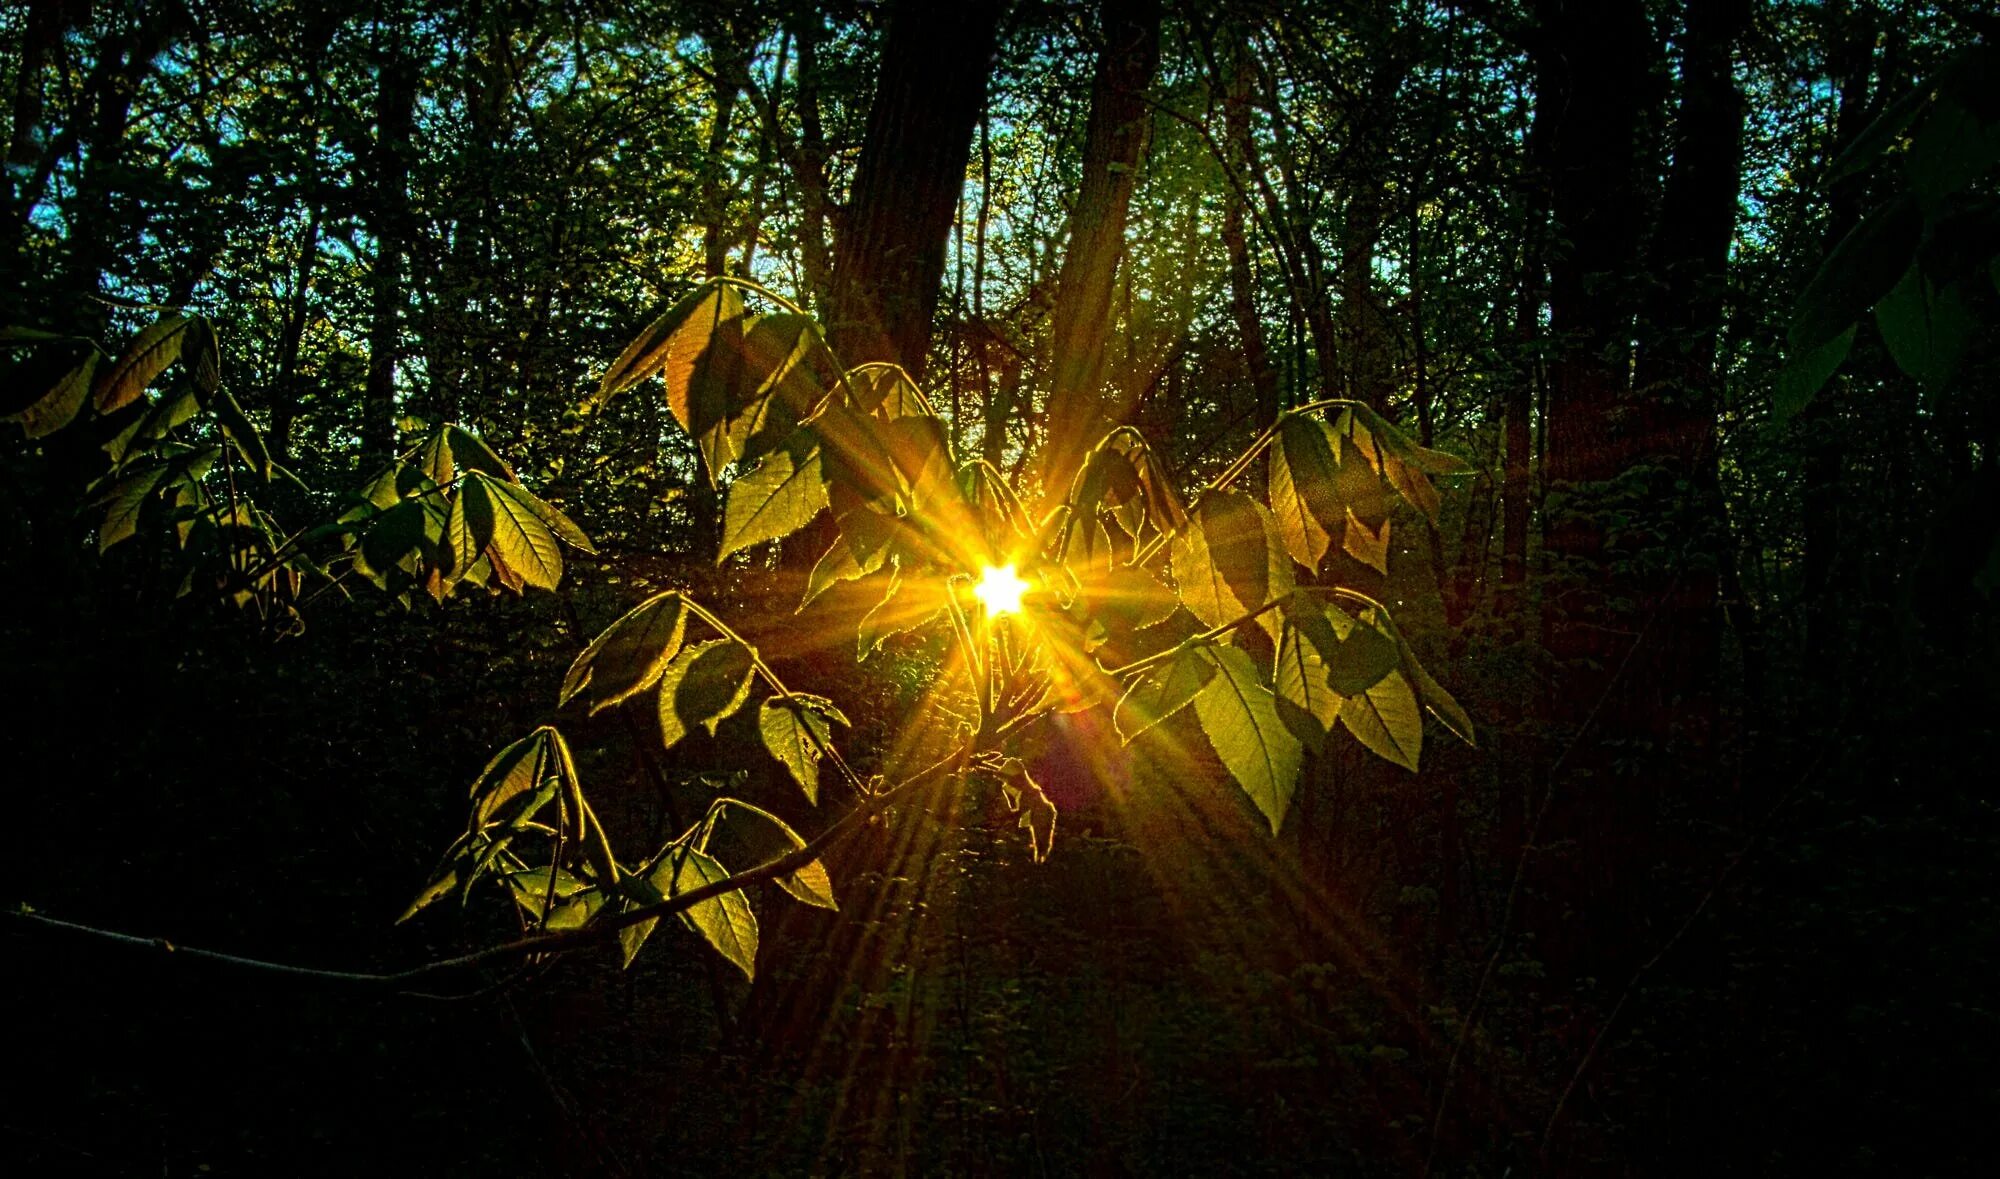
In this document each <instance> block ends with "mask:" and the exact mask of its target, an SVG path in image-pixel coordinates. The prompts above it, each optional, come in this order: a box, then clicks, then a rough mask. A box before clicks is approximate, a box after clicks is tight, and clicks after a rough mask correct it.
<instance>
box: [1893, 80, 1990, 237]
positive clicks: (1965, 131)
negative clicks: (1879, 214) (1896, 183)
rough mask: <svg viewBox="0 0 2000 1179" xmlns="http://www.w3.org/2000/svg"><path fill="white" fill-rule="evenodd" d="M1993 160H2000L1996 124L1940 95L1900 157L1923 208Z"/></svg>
mask: <svg viewBox="0 0 2000 1179" xmlns="http://www.w3.org/2000/svg"><path fill="white" fill-rule="evenodd" d="M1988 84H1989V85H1990V82H1989V83H1988ZM1996 160H2000V125H1994V124H1988V123H1986V122H1985V121H1983V120H1981V119H1979V118H1978V117H1977V116H1975V115H1974V114H1973V113H1972V112H1971V111H1969V110H1966V109H1965V107H1964V106H1962V105H1960V104H1959V103H1957V102H1955V101H1953V100H1952V99H1950V98H1944V99H1940V100H1939V102H1938V103H1937V105H1935V106H1933V107H1932V108H1931V113H1930V114H1929V116H1928V117H1926V118H1925V119H1924V125H1923V129H1922V130H1920V131H1918V132H1917V136H1916V139H1915V140H1914V141H1913V142H1912V143H1911V144H1910V152H1909V155H1907V156H1905V157H1904V159H1903V171H1904V174H1905V175H1907V176H1908V177H1909V178H1910V188H1911V190H1912V191H1913V192H1915V193H1916V194H1917V197H1918V199H1919V200H1920V201H1922V202H1923V203H1924V205H1925V207H1926V208H1927V209H1935V208H1936V207H1937V206H1939V205H1940V204H1942V203H1943V202H1944V201H1945V199H1946V198H1948V197H1950V196H1951V195H1952V194H1953V193H1956V192H1959V191H1960V190H1962V189H1964V188H1965V187H1966V186H1967V185H1969V184H1971V183H1972V182H1973V181H1975V180H1977V179H1979V177H1981V176H1982V175H1985V174H1986V173H1987V172H1988V171H1989V170H1991V168H1992V167H1993V164H1994V161H1996Z"/></svg>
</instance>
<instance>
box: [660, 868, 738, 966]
mask: <svg viewBox="0 0 2000 1179" xmlns="http://www.w3.org/2000/svg"><path fill="white" fill-rule="evenodd" d="M727 879H729V871H728V869H726V868H724V867H723V866H722V865H721V864H719V863H717V862H716V861H715V860H714V859H713V858H712V857H710V856H708V855H706V854H704V853H702V852H698V851H696V850H694V849H693V848H691V847H684V848H681V849H679V850H676V851H672V852H669V853H668V854H667V856H666V858H665V859H663V860H662V861H661V862H660V864H659V866H658V867H656V868H655V869H654V870H653V873H652V876H651V877H650V880H651V882H652V885H653V887H654V888H656V889H658V890H659V892H660V895H661V896H663V897H667V898H669V899H671V898H673V897H676V896H679V895H680V894H681V893H684V892H692V891H693V890H695V889H697V888H702V887H704V886H706V885H710V884H715V883H717V882H719V881H723V880H727ZM680 916H681V920H682V922H684V923H685V924H686V925H687V926H688V927H689V928H691V929H693V930H694V931H695V932H697V933H699V934H701V936H702V937H703V938H704V939H705V940H707V942H708V944H709V945H711V946H714V947H715V949H716V952H717V953H720V954H721V955H722V956H723V957H724V958H727V959H728V960H729V961H730V962H732V963H734V964H735V965H736V968H737V969H738V970H741V971H742V972H743V976H744V977H745V978H755V977H756V973H757V915H756V914H754V913H752V912H751V911H750V902H749V901H748V900H746V899H745V898H744V896H743V894H742V893H741V892H726V893H723V894H722V895H721V896H716V897H710V898H709V899H708V900H705V901H702V902H700V903H698V904H695V905H693V906H690V907H689V908H688V909H687V910H685V911H684V912H682V913H681V915H680Z"/></svg>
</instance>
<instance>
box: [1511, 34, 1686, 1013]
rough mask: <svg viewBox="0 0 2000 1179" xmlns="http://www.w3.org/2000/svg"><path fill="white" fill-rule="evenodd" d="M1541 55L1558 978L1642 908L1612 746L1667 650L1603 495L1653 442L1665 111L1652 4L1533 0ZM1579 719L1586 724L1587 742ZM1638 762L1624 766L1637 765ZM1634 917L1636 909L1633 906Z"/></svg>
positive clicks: (1632, 793) (1637, 826)
mask: <svg viewBox="0 0 2000 1179" xmlns="http://www.w3.org/2000/svg"><path fill="white" fill-rule="evenodd" d="M1535 12H1536V15H1537V17H1538V18H1539V20H1540V25H1541V27H1540V29H1539V30H1538V32H1537V35H1536V39H1535V43H1534V46H1533V50H1532V64H1533V67H1534V74H1535V87H1536V95H1535V99H1536V108H1537V111H1538V118H1539V116H1540V114H1543V113H1545V114H1546V115H1547V116H1548V117H1549V118H1550V119H1551V120H1552V121H1551V124H1550V127H1549V136H1550V138H1549V141H1548V146H1549V164H1550V168H1549V184H1550V190H1549V192H1550V210H1551V213H1552V215H1553V219H1554V236H1555V238H1556V239H1557V240H1559V241H1562V242H1564V243H1565V248H1563V249H1561V250H1558V251H1555V252H1554V253H1553V256H1552V258H1551V265H1550V269H1549V304H1550V312H1551V327H1552V329H1553V335H1554V337H1555V348H1554V355H1553V358H1552V361H1551V364H1550V374H1549V376H1550V384H1549V403H1548V413H1547V419H1546V422H1547V425H1546V439H1547V455H1546V459H1545V463H1544V468H1543V469H1544V471H1545V473H1546V476H1547V478H1548V480H1549V490H1550V502H1549V505H1548V512H1549V518H1548V519H1547V521H1546V524H1547V528H1548V532H1547V539H1546V542H1545V543H1546V546H1547V549H1548V551H1549V553H1550V555H1551V557H1552V559H1553V562H1554V564H1555V567H1556V569H1557V571H1558V576H1557V578H1556V580H1555V581H1553V582H1552V584H1551V587H1550V592H1549V593H1547V594H1545V595H1544V602H1543V608H1544V616H1543V634H1544V643H1545V645H1546V646H1547V648H1548V650H1549V654H1550V656H1551V657H1552V658H1553V659H1554V661H1555V666H1556V669H1557V674H1556V676H1555V677H1554V680H1553V682H1552V683H1551V685H1550V686H1551V693H1550V696H1549V700H1548V708H1549V713H1550V719H1551V720H1552V721H1554V722H1555V724H1556V725H1557V726H1558V728H1559V729H1561V730H1563V731H1565V732H1567V733H1570V734H1574V736H1573V738H1572V739H1573V740H1575V741H1576V742H1577V749H1578V751H1579V752H1578V754H1577V755H1576V756H1573V757H1571V758H1570V759H1568V761H1567V762H1566V763H1565V769H1566V777H1565V778H1564V780H1563V783H1561V784H1554V785H1552V786H1551V788H1552V789H1564V790H1565V793H1564V794H1563V806H1562V808H1561V809H1560V811H1559V812H1557V813H1556V814H1555V815H1554V817H1553V821H1554V822H1555V823H1556V825H1557V828H1556V830H1555V831H1554V832H1549V833H1545V834H1544V836H1543V838H1544V840H1545V841H1546V840H1548V839H1549V838H1551V836H1554V837H1556V838H1561V839H1568V840H1570V841H1571V843H1570V846H1571V847H1572V849H1573V850H1571V851H1570V852H1569V853H1568V854H1567V855H1566V856H1564V857H1561V858H1558V857H1546V858H1544V859H1543V860H1542V861H1541V864H1542V866H1543V868H1544V870H1546V871H1548V872H1550V873H1552V874H1554V875H1553V878H1552V879H1549V880H1546V881H1544V884H1545V885H1547V886H1548V887H1547V891H1548V893H1549V894H1550V895H1551V896H1552V897H1562V898H1564V899H1565V900H1567V901H1569V902H1570V904H1571V908H1572V912H1573V913H1574V917H1572V918H1568V919H1565V918H1564V917H1563V916H1562V915H1561V914H1560V910H1555V911H1552V912H1549V913H1546V914H1543V917H1544V918H1546V919H1547V920H1548V922H1549V924H1548V926H1547V927H1545V928H1544V929H1543V930H1541V931H1540V932H1541V936H1542V939H1543V940H1542V943H1541V944H1542V946H1543V948H1544V950H1545V952H1546V954H1547V956H1548V960H1549V961H1550V963H1551V966H1552V969H1555V970H1557V971H1558V972H1562V973H1568V972H1571V971H1576V970H1582V969H1587V967H1586V965H1585V961H1586V957H1587V956H1591V955H1597V956H1598V957H1597V958H1596V961H1597V962H1599V963H1603V962H1606V961H1615V960H1616V958H1617V954H1618V948H1619V943H1620V939H1619V938H1618V937H1617V936H1616V933H1617V931H1616V930H1615V929H1613V928H1612V925H1613V923H1615V922H1617V921H1619V920H1620V918H1619V917H1618V916H1617V915H1618V914H1619V913H1620V911H1621V909H1622V907H1624V906H1626V905H1629V903H1630V900H1631V898H1630V897H1628V896H1624V895H1623V894H1622V893H1621V890H1623V889H1626V888H1629V887H1630V886H1631V885H1632V884H1634V883H1636V881H1637V880H1638V879H1639V878H1641V877H1643V875H1644V869H1645V866H1646V858H1647V857H1648V856H1649V855H1650V852H1651V848H1650V845H1649V844H1648V843H1647V841H1646V839H1645V838H1644V835H1645V832H1646V828H1647V826H1648V825H1647V823H1646V822H1645V820H1644V819H1643V814H1644V811H1643V808H1642V800H1641V798H1640V797H1639V792H1638V791H1637V790H1636V789H1635V788H1634V784H1633V783H1631V782H1629V781H1626V780H1613V778H1614V775H1615V773H1616V771H1617V770H1618V769H1619V768H1620V767H1618V766H1616V765H1614V760H1613V757H1612V753H1611V751H1612V750H1613V749H1615V748H1618V747H1619V743H1620V742H1621V740H1622V739H1623V738H1625V737H1626V736H1628V735H1633V729H1634V728H1635V723H1636V725H1637V726H1638V727H1643V721H1642V720H1641V718H1637V717H1634V716H1632V715H1631V714H1630V713H1629V712H1628V711H1627V709H1626V708H1625V707H1624V705H1625V704H1626V703H1628V702H1630V701H1632V700H1634V699H1636V697H1634V696H1633V695H1632V694H1630V693H1629V692H1626V693H1625V695H1624V696H1622V697H1621V696H1620V693H1621V692H1623V691H1625V690H1626V689H1629V688H1630V687H1631V685H1632V681H1631V680H1630V679H1629V678H1627V672H1626V671H1625V669H1624V667H1623V665H1624V664H1625V662H1626V660H1627V659H1628V657H1629V656H1630V655H1631V654H1632V652H1633V649H1634V646H1635V643H1639V642H1650V641H1656V639H1655V638H1654V637H1652V636H1650V635H1648V633H1647V629H1648V628H1647V625H1646V619H1645V617H1644V616H1643V613H1640V614H1635V613H1634V612H1633V609H1632V602H1633V600H1632V598H1631V597H1630V596H1629V593H1630V591H1631V589H1632V587H1631V586H1629V585H1628V584H1627V583H1626V582H1625V580H1624V577H1623V575H1622V573H1621V561H1620V557H1621V556H1622V554H1620V553H1618V552H1616V551H1614V541H1616V540H1620V539H1622V538H1614V536H1613V533H1612V517H1611V515H1610V513H1609V512H1608V511H1606V510H1605V508H1604V505H1603V504H1602V503H1601V502H1600V501H1601V500H1602V498H1603V497H1604V496H1605V494H1606V493H1607V492H1608V491H1610V490H1611V489H1612V488H1613V486H1614V484H1615V481H1616V480H1618V479H1619V478H1620V476H1621V475H1624V474H1625V473H1626V472H1627V471H1628V469H1630V468H1632V467H1633V466H1634V465H1635V464H1636V463H1637V462H1638V461H1639V460H1640V459H1641V458H1642V456H1643V455H1644V452H1645V450H1646V440H1645V438H1644V437H1643V436H1641V434H1640V433H1639V432H1637V431H1633V430H1630V429H1628V428H1626V427H1627V425H1628V422H1627V417H1626V411H1627V409H1628V408H1629V407H1630V405H1631V391H1630V389H1629V387H1628V373H1629V363H1630V361H1629V358H1630V354H1631V353H1630V350H1631V338H1632V333H1633V331H1634V323H1635V318H1636V310H1637V308H1636V300H1635V298H1634V292H1635V290H1636V289H1637V287H1638V283H1637V282H1636V281H1635V280H1636V279H1637V278H1638V272H1639V270H1640V245H1641V242H1642V240H1643V235H1644V231H1645V228H1646V226H1645V223H1644V211H1645V209H1646V208H1647V206H1648V204H1649V203H1650V202H1649V200H1648V195H1649V194H1648V191H1647V182H1646V176H1647V175H1648V173H1649V172H1650V170H1651V169H1650V167H1649V164H1648V161H1645V160H1643V159H1642V157H1641V155H1640V151H1639V147H1638V145H1639V143H1640V141H1641V138H1642V135H1643V132H1644V130H1645V118H1646V113H1647V111H1648V109H1649V108H1651V107H1652V106H1653V105H1655V103H1656V101H1657V100H1656V98H1655V96H1653V95H1651V94H1648V93H1647V89H1646V87H1644V86H1643V85H1641V84H1639V83H1640V81H1641V80H1643V79H1646V78H1648V77H1649V76H1652V75H1654V74H1655V72H1656V67H1657V65H1658V62H1657V56H1658V45H1657V42H1656V41H1655V39H1654V36H1653V33H1652V30H1651V28H1650V26H1649V24H1648V21H1647V16H1646V11H1645V6H1644V4H1643V3H1642V0H1615V2H1613V0H1539V2H1538V3H1537V4H1536V5H1535ZM1586 726H1589V727H1590V731H1589V732H1587V733H1586V732H1584V731H1583V730H1584V729H1585V727H1586ZM1627 764H1628V766H1629V764H1630V759H1628V763H1627ZM1628 918H1629V914H1628Z"/></svg>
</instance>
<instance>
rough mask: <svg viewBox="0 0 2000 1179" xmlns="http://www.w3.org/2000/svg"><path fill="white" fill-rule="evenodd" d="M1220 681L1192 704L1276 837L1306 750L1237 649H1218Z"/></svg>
mask: <svg viewBox="0 0 2000 1179" xmlns="http://www.w3.org/2000/svg"><path fill="white" fill-rule="evenodd" d="M1213 653H1214V657H1215V666H1216V672H1217V674H1216V676H1215V678H1214V679H1213V680H1210V681H1209V684H1208V686H1207V687H1205V688H1203V689H1202V690H1201V692H1200V693H1199V694H1197V695H1196V696H1195V698H1194V711H1195V716H1196V717H1198V718H1199V719H1200V720H1201V728H1202V731H1203V732H1204V733H1207V734H1208V742H1209V744H1210V745H1213V746H1214V747H1215V754H1216V756H1217V757H1219V758H1221V759H1222V764H1223V766H1224V767H1225V768H1226V769H1228V771H1229V775H1230V777H1232V778H1235V779H1236V783H1237V785H1239V786H1241V787H1242V788H1243V792H1244V793H1245V794H1248V795H1249V796H1250V801H1251V802H1253V803H1255V804H1256V805H1257V809H1258V810H1259V811H1262V812H1263V814H1264V817H1265V818H1266V819H1268V820H1269V821H1270V824H1271V833H1272V834H1273V835H1275V834H1277V833H1278V827H1279V825H1280V824H1282V823H1283V822H1284V819H1285V811H1286V810H1287V809H1288V808H1289V807H1290V806H1291V803H1292V792H1293V790H1294V789H1296V787H1297V785H1298V778H1299V765H1300V762H1301V760H1302V759H1303V756H1304V747H1303V746H1301V745H1300V743H1299V739H1298V738H1297V737H1295V736H1293V735H1292V732H1291V730H1290V729H1289V728H1287V727H1286V725H1285V722H1284V720H1283V719H1282V718H1280V717H1279V715H1278V704H1277V698H1276V697H1275V696H1273V695H1272V694H1271V690H1270V689H1269V688H1267V687H1265V686H1264V685H1263V683H1262V682H1260V681H1259V679H1258V676H1257V668H1256V665H1255V664H1253V663H1252V662H1251V660H1250V656H1249V654H1248V653H1247V652H1245V651H1243V650H1241V649H1240V648H1236V647H1217V648H1215V649H1214V652H1213Z"/></svg>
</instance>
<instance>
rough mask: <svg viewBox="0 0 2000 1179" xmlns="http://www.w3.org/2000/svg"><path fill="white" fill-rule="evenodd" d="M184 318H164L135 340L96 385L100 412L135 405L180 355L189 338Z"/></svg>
mask: <svg viewBox="0 0 2000 1179" xmlns="http://www.w3.org/2000/svg"><path fill="white" fill-rule="evenodd" d="M187 325H188V318H187V316H185V315H163V316H161V317H160V318H159V319H156V320H154V321H153V322H152V323H150V324H148V325H146V327H145V329H144V330H143V331H141V332H140V333H139V334H138V335H137V336H134V337H133V338H132V342H131V343H130V344H129V345H127V346H126V348H125V354H124V355H122V356H120V357H119V358H118V362H117V363H116V364H113V365H112V366H111V368H110V370H109V371H108V372H106V373H105V374H104V375H103V377H102V378H101V379H99V381H98V383H97V412H99V413H112V412H114V411H116V410H120V409H123V408H124V407H126V406H128V405H130V404H132V403H133V402H134V401H137V400H138V399H139V395H140V394H141V393H143V392H145V390H146V386H148V385H150V384H152V383H153V379H154V378H155V377H157V376H159V375H160V374H161V373H163V372H165V371H166V369H167V366H168V365H170V364H172V363H173V362H174V360H175V358H177V357H178V356H180V354H181V345H182V342H183V340H184V339H185V338H186V335H187Z"/></svg>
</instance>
